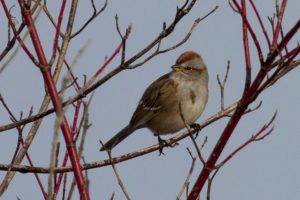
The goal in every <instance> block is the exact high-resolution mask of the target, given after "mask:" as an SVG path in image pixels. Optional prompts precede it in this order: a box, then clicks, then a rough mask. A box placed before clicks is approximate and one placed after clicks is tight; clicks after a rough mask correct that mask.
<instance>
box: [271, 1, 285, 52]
mask: <svg viewBox="0 0 300 200" xmlns="http://www.w3.org/2000/svg"><path fill="white" fill-rule="evenodd" d="M286 3H287V0H283V1H282V4H281V8H280V11H279V16H278V21H277V24H276V28H275V32H274V37H273V42H272V49H273V50H274V49H275V48H276V46H277V41H278V37H279V33H280V29H281V24H282V19H283V15H284V11H285V7H286Z"/></svg>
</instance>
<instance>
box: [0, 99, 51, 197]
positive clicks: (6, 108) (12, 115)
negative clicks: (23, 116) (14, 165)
mask: <svg viewBox="0 0 300 200" xmlns="http://www.w3.org/2000/svg"><path fill="white" fill-rule="evenodd" d="M0 102H1V103H2V105H3V107H4V108H5V110H6V111H7V113H8V115H9V116H10V118H11V119H12V120H13V121H14V122H16V121H18V120H17V118H16V117H15V116H14V114H13V113H12V111H11V110H10V108H9V107H8V105H7V104H6V102H5V100H4V99H3V98H2V95H1V94H0ZM24 126H25V125H24ZM24 126H22V127H21V126H17V127H16V128H17V130H18V133H19V138H21V141H20V142H21V144H22V145H23V146H24V140H23V137H22V131H23V129H24ZM17 149H18V147H17ZM25 156H26V158H27V160H28V162H29V165H30V166H32V167H33V166H34V165H33V162H32V160H31V158H30V156H29V154H28V152H26V154H25ZM34 176H35V178H36V180H37V182H38V185H39V187H40V189H41V191H42V194H43V196H44V199H47V193H46V191H45V189H44V186H43V184H42V181H41V179H40V177H39V175H38V174H37V173H34Z"/></svg>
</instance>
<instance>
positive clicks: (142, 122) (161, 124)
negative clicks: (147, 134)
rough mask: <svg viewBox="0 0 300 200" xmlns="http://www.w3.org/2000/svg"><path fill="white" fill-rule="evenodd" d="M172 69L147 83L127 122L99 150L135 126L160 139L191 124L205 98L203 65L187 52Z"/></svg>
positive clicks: (111, 146) (131, 130)
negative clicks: (146, 129)
mask: <svg viewBox="0 0 300 200" xmlns="http://www.w3.org/2000/svg"><path fill="white" fill-rule="evenodd" d="M171 69H172V70H171V71H170V72H169V73H167V74H165V75H163V76H161V77H160V78H158V79H157V80H155V81H154V82H152V83H151V84H150V85H149V86H148V88H147V89H146V90H145V92H144V94H143V96H142V98H141V100H140V101H139V103H138V105H137V108H136V110H135V112H134V113H133V115H132V117H131V120H130V122H129V124H128V125H127V126H126V127H125V128H123V129H122V130H121V131H120V132H118V133H117V134H116V135H115V136H113V137H112V138H111V139H110V140H109V141H108V142H106V143H105V144H103V145H102V148H101V149H100V151H104V150H106V151H111V150H112V149H113V148H114V147H115V146H116V145H118V144H119V143H120V142H121V141H123V140H124V139H125V138H127V137H128V136H129V135H131V134H132V133H133V132H135V131H136V130H137V129H141V128H148V129H149V130H150V131H151V132H152V133H153V134H154V136H157V137H158V139H159V141H161V138H160V136H161V135H166V134H171V133H176V132H178V131H179V130H181V129H183V128H185V127H186V126H187V125H188V126H192V125H194V123H195V121H196V120H197V119H198V118H199V117H200V115H201V114H202V112H203V111H204V109H205V106H206V104H207V101H208V71H207V68H206V65H205V63H204V61H203V59H202V57H201V56H200V55H199V54H198V53H196V52H194V51H186V52H184V53H182V54H181V55H180V56H179V57H178V59H177V60H176V62H175V64H174V65H173V66H171Z"/></svg>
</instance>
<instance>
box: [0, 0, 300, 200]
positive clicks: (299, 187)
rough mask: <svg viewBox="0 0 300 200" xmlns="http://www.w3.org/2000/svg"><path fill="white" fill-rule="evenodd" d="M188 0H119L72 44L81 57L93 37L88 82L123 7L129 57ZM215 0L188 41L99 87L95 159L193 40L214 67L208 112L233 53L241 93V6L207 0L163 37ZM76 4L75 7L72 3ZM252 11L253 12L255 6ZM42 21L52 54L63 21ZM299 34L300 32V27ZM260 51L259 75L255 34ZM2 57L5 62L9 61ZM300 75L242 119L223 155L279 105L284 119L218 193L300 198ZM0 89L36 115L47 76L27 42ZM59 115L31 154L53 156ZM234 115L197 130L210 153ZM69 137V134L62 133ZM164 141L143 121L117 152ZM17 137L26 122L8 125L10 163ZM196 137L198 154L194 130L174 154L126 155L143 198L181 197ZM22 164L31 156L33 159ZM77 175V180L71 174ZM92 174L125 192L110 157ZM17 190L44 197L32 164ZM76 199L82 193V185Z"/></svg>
mask: <svg viewBox="0 0 300 200" xmlns="http://www.w3.org/2000/svg"><path fill="white" fill-rule="evenodd" d="M57 2H58V1H57ZM57 2H56V1H55V2H53V3H52V2H50V1H49V2H48V6H49V10H50V11H51V12H53V15H54V16H57V13H58V12H59V11H58V10H57V9H58V7H59V6H58V5H57ZM102 2H103V1H99V2H97V5H101V3H102ZM183 2H184V1H183V0H181V1H180V0H172V1H170V0H169V1H167V0H152V1H145V0H143V1H141V0H140V1H138V0H127V1H122V0H111V1H109V3H108V7H107V9H106V10H105V11H104V13H103V14H102V15H101V16H99V17H98V18H97V19H96V20H94V21H93V22H92V23H91V24H90V26H88V28H86V30H84V31H83V32H82V34H81V35H79V36H77V37H76V38H75V39H73V40H72V42H71V44H70V47H69V51H68V53H67V56H66V58H67V60H68V61H69V62H70V63H71V62H72V60H73V59H74V57H75V56H76V53H77V52H78V50H79V49H80V48H81V47H82V46H83V45H84V44H86V43H87V42H88V41H90V45H89V47H88V49H87V50H86V51H85V52H84V54H83V55H82V57H81V59H80V61H79V62H78V64H77V65H76V68H75V69H74V74H75V75H76V76H77V77H78V79H79V82H80V83H82V82H83V75H84V74H85V75H87V76H91V75H92V74H93V73H95V71H96V70H97V69H98V68H99V67H100V66H101V65H102V63H103V62H104V60H105V57H106V56H109V55H111V54H112V52H113V51H114V50H115V48H116V47H117V46H118V45H119V43H120V38H119V36H118V33H117V32H116V28H115V21H114V17H115V15H116V14H118V16H119V23H120V27H121V30H122V31H123V32H124V31H125V28H126V27H127V26H128V25H129V24H131V25H132V33H131V34H130V38H129V39H128V43H127V52H126V55H127V58H129V57H130V56H132V55H134V54H135V53H136V52H138V51H140V50H141V49H143V48H144V47H145V46H146V45H147V44H148V43H149V42H150V41H152V40H153V39H154V38H155V37H156V36H157V35H158V34H159V32H160V31H161V28H162V24H163V22H166V23H167V25H168V24H169V23H170V22H171V21H172V19H173V17H174V14H175V12H176V6H180V5H182V3H183ZM254 2H256V3H257V8H258V10H259V12H261V15H262V18H263V21H264V23H266V24H267V27H268V31H269V33H270V31H271V28H270V25H269V24H268V20H267V17H268V16H272V15H273V13H274V9H275V6H274V2H275V1H274V0H266V1H258V0H256V1H254ZM215 6H219V9H218V10H217V11H216V12H215V13H214V14H212V15H211V16H209V17H208V18H207V19H206V20H204V21H202V22H201V23H200V24H199V26H198V27H197V29H196V30H195V32H194V33H193V35H192V36H191V38H190V39H189V40H188V42H186V43H185V44H184V45H182V46H181V47H179V48H177V49H176V50H174V51H172V52H168V53H166V54H163V55H160V56H157V57H155V58H154V59H152V60H151V61H149V62H148V63H146V64H145V65H143V66H142V67H139V68H137V69H134V70H127V71H123V72H122V73H120V74H118V75H117V76H115V77H114V78H112V79H111V80H110V81H108V82H107V83H106V84H104V85H103V86H102V87H101V88H98V89H97V90H96V93H95V97H94V99H93V101H92V104H91V107H90V121H91V123H92V127H91V128H90V129H89V132H88V136H87V139H86V146H85V150H84V156H85V159H86V162H93V161H97V160H102V159H107V154H106V153H105V152H99V148H100V144H99V142H98V140H99V139H101V140H102V141H107V140H108V139H110V138H111V137H112V136H113V135H114V134H115V133H117V132H118V131H119V130H120V129H122V128H123V127H124V126H126V125H127V124H128V122H129V120H130V117H131V115H132V113H133V111H134V109H135V107H136V105H137V103H138V101H139V99H140V97H141V95H142V94H143V91H144V90H145V89H146V87H147V86H148V85H149V84H150V83H151V82H152V81H153V80H155V79H157V78H158V77H159V76H161V75H163V74H165V73H167V72H169V71H170V66H171V65H172V64H174V62H175V60H176V58H177V57H178V56H179V55H180V54H181V53H183V52H184V51H188V50H193V51H196V52H198V53H199V54H201V55H202V57H203V59H204V61H205V62H206V64H207V67H208V71H209V76H210V80H209V91H210V92H209V101H208V104H207V107H206V109H205V111H204V113H203V114H202V116H201V117H200V119H199V122H201V121H203V120H205V119H207V118H209V117H210V116H212V115H214V114H216V113H217V112H218V111H219V110H220V92H219V87H218V84H217V80H216V76H217V74H220V75H221V77H222V76H223V75H224V73H225V71H226V65H227V61H228V60H230V62H231V68H230V72H229V77H228V83H227V85H226V91H225V106H228V105H231V104H232V103H234V102H235V101H237V100H238V99H239V98H240V97H241V95H242V91H243V86H244V77H245V75H244V73H245V72H244V71H245V64H244V53H243V43H242V32H241V31H242V29H241V18H240V16H239V15H238V14H237V13H235V12H233V11H232V9H231V8H230V6H229V5H228V2H227V1H221V0H202V1H198V2H197V3H196V5H195V7H194V8H193V10H192V11H191V12H190V14H189V15H188V16H186V17H185V18H184V19H183V20H182V21H181V22H180V23H179V24H178V27H177V28H176V30H175V32H174V33H173V34H172V35H171V36H170V37H169V38H168V39H167V40H166V41H164V42H163V43H162V44H161V45H162V47H169V46H170V45H172V44H175V43H177V42H178V41H180V40H181V39H182V38H183V37H184V36H185V34H186V33H187V32H188V30H189V28H190V26H191V25H192V23H193V21H194V20H195V19H196V18H197V17H199V16H204V15H205V14H206V13H208V12H209V11H211V10H212V9H213V8H214V7H215ZM249 7H250V6H249ZM68 8H69V7H68ZM299 8H300V1H299V0H290V1H288V4H287V7H286V15H285V17H284V20H283V28H284V30H288V29H289V28H290V27H292V26H293V25H294V24H295V22H296V21H297V20H299ZM0 10H1V11H0V16H1V18H0V19H1V20H0V27H2V28H1V30H0V39H1V41H2V42H1V45H0V47H1V50H2V49H3V48H4V46H5V45H6V40H7V33H6V27H7V22H6V20H5V17H4V15H3V9H2V8H1V9H0ZM12 13H13V15H15V16H16V17H17V20H18V21H19V23H20V22H21V19H20V17H19V14H18V13H19V7H18V6H16V7H15V8H14V9H13V11H12ZM67 13H68V10H66V14H67ZM91 13H92V11H91V6H90V5H89V4H88V3H86V2H83V1H82V2H80V3H79V7H78V14H77V16H76V23H75V26H74V29H75V30H77V29H78V27H80V26H81V25H82V23H83V22H84V21H85V20H86V19H87V18H88V17H89V16H90V15H91ZM250 14H253V12H252V11H251V12H250ZM66 16H67V15H66ZM55 19H56V18H55ZM66 19H67V17H65V21H66ZM250 21H251V23H252V24H253V26H254V27H255V30H256V31H258V37H259V39H260V41H263V42H262V45H263V49H264V53H265V56H266V53H267V49H266V43H265V41H264V38H263V37H262V36H263V35H262V33H261V31H260V29H259V27H258V22H257V20H256V19H255V17H250ZM37 27H38V31H39V33H40V35H41V40H42V42H43V45H44V46H45V52H46V55H48V58H49V55H50V53H51V49H52V41H53V37H54V29H53V27H52V26H51V24H50V22H49V21H48V20H47V18H46V17H45V16H44V15H42V16H41V17H40V18H39V19H38V21H37ZM64 27H65V26H64ZM296 39H298V41H299V40H300V34H299V32H298V33H297V35H296ZM250 42H251V40H250ZM295 42H296V40H294V43H293V45H291V46H290V47H293V46H294V45H295V44H296V43H295ZM28 44H30V42H29V43H28ZM29 46H30V45H29ZM251 58H252V64H253V77H254V76H255V73H256V72H257V71H258V69H259V65H258V60H257V53H256V51H255V49H254V48H253V44H252V43H251ZM298 58H299V56H298ZM119 61H120V57H119V56H118V57H116V59H115V60H114V61H113V62H112V63H111V64H110V65H109V66H108V68H107V69H106V71H105V72H104V73H107V72H109V71H110V70H112V69H114V67H116V66H117V65H118V63H119ZM2 63H3V62H2ZM2 63H0V64H1V65H2ZM299 75H300V71H299V69H296V70H294V71H292V72H291V73H290V74H288V75H287V76H286V77H284V78H283V79H281V80H280V81H279V82H278V83H277V84H276V85H275V86H274V87H272V88H270V89H268V90H267V91H265V92H264V93H263V94H262V95H261V96H259V97H258V99H257V101H256V102H254V103H253V104H252V105H251V107H255V106H256V105H258V103H259V101H261V100H262V106H261V108H260V109H259V110H258V111H256V112H253V113H251V114H248V115H246V116H245V117H244V118H243V119H242V121H241V123H240V124H239V125H238V127H237V128H236V130H235V131H234V134H233V136H232V138H231V140H230V141H229V143H228V145H227V146H226V148H225V150H224V152H223V154H222V156H221V160H222V158H224V157H226V155H228V154H229V153H230V152H232V151H233V150H234V149H236V148H237V147H238V146H239V145H241V144H242V143H243V142H244V141H246V140H247V139H249V137H251V135H253V134H255V133H256V132H257V131H258V130H259V129H260V128H261V127H262V126H263V125H264V124H265V123H267V122H268V120H269V119H270V118H271V117H272V115H273V113H274V112H275V111H276V110H277V111H278V116H277V118H276V120H275V129H274V131H273V133H272V134H271V135H270V136H268V137H267V138H266V139H265V140H262V141H259V142H256V143H254V144H250V145H249V146H247V147H246V148H245V149H244V150H243V151H241V152H239V153H238V154H237V155H236V156H235V157H234V158H233V159H231V160H230V162H228V163H227V164H226V165H225V166H224V167H222V169H221V170H220V172H219V173H218V175H217V176H216V178H215V180H214V182H213V187H212V192H211V198H212V199H243V200H250V199H251V200H252V199H272V200H282V199H297V198H299V196H300V173H299V170H298V169H299V167H300V154H299V141H300V132H299V130H300V123H299V113H300V107H299V106H298V104H299V102H300V95H299V92H298V90H297V88H298V84H299ZM60 85H61V83H59V84H58V87H60ZM0 93H1V95H2V96H3V98H4V99H5V100H6V102H7V103H8V105H9V107H10V108H11V110H12V111H13V112H14V114H15V115H16V116H18V115H19V113H20V112H21V111H23V112H24V115H25V116H26V114H27V113H28V111H29V109H30V107H31V106H34V113H37V112H38V109H39V106H40V104H41V101H42V99H43V97H44V84H43V80H42V76H41V73H40V72H39V70H38V68H37V67H35V66H34V65H33V64H32V63H31V61H30V60H29V59H28V57H27V56H25V54H24V52H23V51H20V52H19V53H18V55H17V56H16V58H15V59H14V61H12V62H11V64H10V65H9V67H8V68H7V69H6V70H5V71H4V72H3V73H2V74H0ZM67 94H68V95H72V94H74V90H73V89H70V91H69V92H68V93H67ZM69 111H70V112H69V114H70V115H69V116H68V117H69V118H68V120H69V122H71V121H72V113H73V108H71V107H70V108H69ZM25 113H26V114H25ZM0 116H1V118H0V124H1V125H3V124H7V123H9V122H10V120H9V117H8V115H7V113H6V112H5V110H4V109H3V106H2V105H0ZM54 119H55V116H54V115H50V116H48V117H47V118H46V119H45V120H44V122H43V124H42V126H41V128H40V130H39V132H38V134H37V136H36V139H35V142H34V143H33V144H32V145H31V147H30V149H29V154H30V156H31V158H32V159H33V162H34V163H35V165H36V166H44V167H47V166H49V160H50V150H51V142H52V136H53V127H54ZM227 121H228V118H224V119H222V120H219V121H217V122H215V123H214V124H212V125H210V126H208V127H206V128H204V129H203V130H202V131H201V133H200V135H199V137H198V138H197V142H198V143H199V144H201V143H202V142H203V140H204V138H205V136H208V142H207V143H206V145H205V147H204V149H203V155H204V157H205V158H207V157H208V156H209V154H210V152H211V150H212V148H213V147H214V145H215V144H216V142H217V139H218V137H219V136H220V134H221V133H222V130H223V129H224V127H225V125H226V122H227ZM30 125H31V124H28V125H27V126H26V128H25V131H24V136H26V134H27V133H28V130H29V128H30ZM168 137H169V136H167V137H165V138H168ZM60 139H61V141H63V138H62V136H60ZM156 142H157V138H156V137H153V135H152V134H151V132H150V131H149V130H147V129H141V130H138V131H136V132H135V133H134V134H133V135H132V136H130V137H129V138H128V139H126V140H125V141H124V142H122V143H121V144H120V145H119V146H117V147H116V148H115V149H114V151H113V155H115V156H117V155H121V154H124V153H128V152H131V151H134V150H137V149H140V148H143V147H146V146H149V145H152V144H155V143H156ZM16 143H17V131H16V130H11V131H7V132H3V133H1V134H0V150H1V154H0V163H6V164H8V163H10V161H11V158H12V155H13V152H14V149H15V146H16ZM186 147H189V148H190V149H191V150H192V152H193V154H194V155H196V153H195V150H194V148H193V145H192V143H191V141H190V139H188V138H186V139H184V140H182V141H180V145H179V146H176V147H175V148H172V149H170V148H165V149H164V153H165V155H163V156H158V152H154V153H151V154H147V155H146V156H143V157H139V158H136V159H132V160H129V161H126V162H123V163H120V164H118V165H117V168H118V169H119V172H120V174H121V177H122V180H123V181H124V184H125V187H126V188H127V191H128V193H129V195H130V197H131V198H132V199H143V200H152V199H161V200H169V199H175V198H176V195H177V194H178V192H179V190H180V189H181V187H182V184H183V182H184V179H185V177H186V175H187V173H188V170H189V168H190V165H191V158H190V156H189V154H188V152H187V150H186ZM63 153H64V151H63V150H61V155H63ZM22 164H28V162H27V161H26V159H24V161H23V163H22ZM201 169H202V166H201V163H200V162H199V161H197V163H196V168H195V170H194V172H193V175H192V178H191V185H190V188H191V187H192V185H193V183H194V182H195V180H196V178H197V176H198V174H199V172H200V171H201ZM5 173H6V172H3V171H2V172H0V180H2V179H3V177H4V175H5ZM70 175H71V174H70ZM70 177H71V176H69V179H68V181H70V180H71V178H70ZM41 178H42V180H43V183H44V186H45V187H46V188H47V178H48V176H47V175H41ZM89 178H90V194H91V198H92V199H109V198H110V196H111V194H112V193H113V191H115V199H118V200H119V199H125V197H124V195H123V193H122V191H121V189H120V188H119V186H118V183H117V180H116V178H115V176H114V174H113V170H112V168H111V167H110V166H108V167H102V168H98V169H93V170H90V171H89ZM60 195H61V193H60ZM202 195H203V197H204V196H206V194H205V190H203V192H202ZM16 196H18V197H20V198H21V199H32V197H33V196H35V199H42V193H41V191H40V190H39V188H38V186H37V182H36V180H35V178H34V176H33V175H32V174H17V175H16V176H15V178H14V180H13V181H12V183H11V185H10V186H9V188H8V190H7V191H6V193H5V194H4V196H3V199H16ZM74 199H78V195H76V197H74ZM183 199H184V198H183Z"/></svg>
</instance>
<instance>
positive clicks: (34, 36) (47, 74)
mask: <svg viewBox="0 0 300 200" xmlns="http://www.w3.org/2000/svg"><path fill="white" fill-rule="evenodd" d="M19 4H20V7H21V12H22V15H23V18H24V21H25V24H26V25H27V27H28V29H29V34H30V37H31V40H32V43H33V46H34V49H35V51H36V54H37V56H38V59H39V62H40V64H41V65H42V66H41V72H42V75H43V78H44V82H45V84H46V86H47V89H48V92H49V95H50V98H51V100H52V104H53V106H54V109H55V111H56V113H57V116H58V117H62V122H61V125H60V127H61V130H62V133H63V136H64V139H65V143H66V148H67V150H68V154H69V156H70V160H71V164H72V167H73V169H74V176H75V179H76V182H77V187H78V190H79V193H80V196H81V199H84V200H87V199H89V193H88V190H87V187H86V183H85V179H84V176H83V173H82V170H81V166H80V162H79V158H78V154H77V151H76V147H75V145H74V144H73V141H72V135H71V130H70V127H69V125H68V121H67V119H66V117H65V116H64V113H63V110H62V107H61V103H60V101H59V96H58V92H57V89H56V86H55V83H54V82H53V79H52V75H51V71H50V68H49V66H48V63H47V60H46V56H45V53H44V51H43V48H42V45H41V42H40V38H39V35H38V33H37V31H36V28H35V25H34V23H33V21H32V16H31V13H30V9H29V8H28V7H27V5H26V3H25V2H24V0H19Z"/></svg>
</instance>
